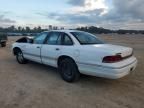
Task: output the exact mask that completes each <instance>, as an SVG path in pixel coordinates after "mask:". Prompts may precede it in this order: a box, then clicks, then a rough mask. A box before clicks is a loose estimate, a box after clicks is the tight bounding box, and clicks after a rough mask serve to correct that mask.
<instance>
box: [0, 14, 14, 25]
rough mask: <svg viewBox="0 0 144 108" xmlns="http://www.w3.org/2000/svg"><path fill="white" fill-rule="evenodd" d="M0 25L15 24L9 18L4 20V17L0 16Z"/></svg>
mask: <svg viewBox="0 0 144 108" xmlns="http://www.w3.org/2000/svg"><path fill="white" fill-rule="evenodd" d="M0 23H1V24H12V23H16V21H14V20H11V19H10V18H6V17H5V15H0Z"/></svg>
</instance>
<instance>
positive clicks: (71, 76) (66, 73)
mask: <svg viewBox="0 0 144 108" xmlns="http://www.w3.org/2000/svg"><path fill="white" fill-rule="evenodd" d="M59 71H60V74H61V77H62V78H63V79H64V80H65V81H67V82H74V81H76V80H78V79H79V77H80V73H79V71H78V68H77V65H76V63H75V62H74V61H73V60H72V59H69V58H66V59H64V60H62V61H61V62H60V65H59Z"/></svg>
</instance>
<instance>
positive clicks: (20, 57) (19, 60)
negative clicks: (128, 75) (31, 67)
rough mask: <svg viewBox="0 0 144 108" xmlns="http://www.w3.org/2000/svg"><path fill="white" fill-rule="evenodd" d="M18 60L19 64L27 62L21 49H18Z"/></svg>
mask: <svg viewBox="0 0 144 108" xmlns="http://www.w3.org/2000/svg"><path fill="white" fill-rule="evenodd" d="M16 60H17V62H18V63H19V64H26V63H27V60H26V59H25V58H24V57H23V53H22V51H21V50H18V51H17V53H16Z"/></svg>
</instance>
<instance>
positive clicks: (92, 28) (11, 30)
mask: <svg viewBox="0 0 144 108" xmlns="http://www.w3.org/2000/svg"><path fill="white" fill-rule="evenodd" d="M58 29H64V27H57V26H52V25H49V26H48V28H47V29H42V28H41V27H40V26H38V27H34V28H30V27H28V26H27V27H21V26H19V27H15V26H10V27H7V28H2V27H0V32H2V33H21V34H24V33H40V32H42V31H47V30H58ZM76 29H77V30H81V31H86V32H90V33H96V34H102V33H104V34H108V33H118V34H144V30H110V29H105V28H102V27H95V26H90V27H79V28H76Z"/></svg>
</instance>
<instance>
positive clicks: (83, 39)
mask: <svg viewBox="0 0 144 108" xmlns="http://www.w3.org/2000/svg"><path fill="white" fill-rule="evenodd" d="M71 34H72V35H73V36H75V38H76V39H77V40H78V41H79V42H80V44H82V45H87V44H104V42H103V41H101V40H100V39H98V38H97V37H96V36H95V35H93V34H90V33H87V32H71Z"/></svg>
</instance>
